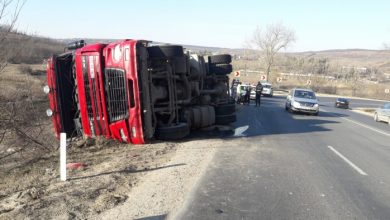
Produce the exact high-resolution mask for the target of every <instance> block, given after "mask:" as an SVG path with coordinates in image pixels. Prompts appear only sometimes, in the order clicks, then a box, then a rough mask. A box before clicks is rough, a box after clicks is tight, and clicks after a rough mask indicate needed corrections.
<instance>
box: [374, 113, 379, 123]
mask: <svg viewBox="0 0 390 220" xmlns="http://www.w3.org/2000/svg"><path fill="white" fill-rule="evenodd" d="M374 120H375V121H379V120H378V113H375V115H374Z"/></svg>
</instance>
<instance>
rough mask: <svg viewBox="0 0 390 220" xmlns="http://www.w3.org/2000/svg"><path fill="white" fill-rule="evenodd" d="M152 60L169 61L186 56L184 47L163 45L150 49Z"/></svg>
mask: <svg viewBox="0 0 390 220" xmlns="http://www.w3.org/2000/svg"><path fill="white" fill-rule="evenodd" d="M148 53H149V57H150V58H152V59H153V58H156V59H167V58H172V57H182V56H184V53H183V47H182V46H178V45H163V46H151V47H148Z"/></svg>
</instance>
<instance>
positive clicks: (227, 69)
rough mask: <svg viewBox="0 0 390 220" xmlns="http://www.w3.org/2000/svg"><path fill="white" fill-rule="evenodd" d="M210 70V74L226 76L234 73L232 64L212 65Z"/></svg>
mask: <svg viewBox="0 0 390 220" xmlns="http://www.w3.org/2000/svg"><path fill="white" fill-rule="evenodd" d="M209 69H210V73H214V74H216V75H226V74H230V73H231V72H232V71H233V67H232V65H231V64H210V65H209Z"/></svg>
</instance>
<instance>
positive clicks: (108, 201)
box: [0, 141, 178, 219]
mask: <svg viewBox="0 0 390 220" xmlns="http://www.w3.org/2000/svg"><path fill="white" fill-rule="evenodd" d="M177 146H178V144H177V143H168V142H166V143H154V144H146V145H136V146H135V145H127V144H120V143H116V142H114V141H97V143H96V144H95V145H92V146H84V145H83V146H82V147H74V148H72V149H71V150H70V152H69V155H68V157H69V159H68V163H70V162H80V163H83V164H85V165H86V167H83V168H79V169H75V170H70V171H69V173H68V181H66V182H61V181H60V180H59V155H58V154H57V153H53V154H51V155H47V156H44V157H43V158H40V159H39V161H35V162H34V163H31V165H27V166H19V167H18V166H16V167H14V168H13V169H11V170H9V169H1V172H0V175H1V177H2V178H1V180H0V219H53V218H56V219H85V218H89V217H90V216H92V215H96V214H99V213H101V212H104V211H106V210H108V209H111V208H113V207H115V206H117V205H119V204H121V203H123V202H125V201H126V200H127V199H128V197H129V196H128V194H129V192H130V191H131V190H132V188H133V187H134V186H137V184H138V183H139V181H140V178H141V177H142V176H144V175H145V174H147V173H148V172H150V171H153V170H159V169H162V166H163V165H164V164H166V163H167V162H168V161H169V160H170V158H171V157H172V155H174V154H175V151H176V149H177Z"/></svg>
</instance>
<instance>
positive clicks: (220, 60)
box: [209, 54, 232, 64]
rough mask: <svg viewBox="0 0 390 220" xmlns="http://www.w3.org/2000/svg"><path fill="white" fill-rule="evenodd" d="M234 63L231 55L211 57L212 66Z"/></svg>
mask: <svg viewBox="0 0 390 220" xmlns="http://www.w3.org/2000/svg"><path fill="white" fill-rule="evenodd" d="M231 62H232V56H230V55H229V54H221V55H213V56H209V63H212V64H223V63H225V64H229V63H231Z"/></svg>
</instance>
